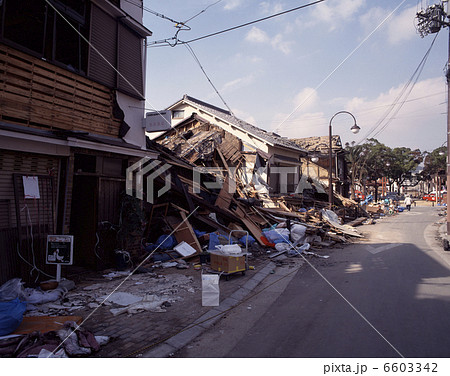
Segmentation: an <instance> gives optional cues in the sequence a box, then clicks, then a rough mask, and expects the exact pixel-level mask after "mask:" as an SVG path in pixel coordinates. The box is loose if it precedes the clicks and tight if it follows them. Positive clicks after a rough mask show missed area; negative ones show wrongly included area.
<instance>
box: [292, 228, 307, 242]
mask: <svg viewBox="0 0 450 376" xmlns="http://www.w3.org/2000/svg"><path fill="white" fill-rule="evenodd" d="M305 235H306V226H303V225H298V224H295V225H293V226H292V227H291V239H292V241H293V242H296V241H298V242H299V243H301V242H302V241H303V240H305V238H306V236H305Z"/></svg>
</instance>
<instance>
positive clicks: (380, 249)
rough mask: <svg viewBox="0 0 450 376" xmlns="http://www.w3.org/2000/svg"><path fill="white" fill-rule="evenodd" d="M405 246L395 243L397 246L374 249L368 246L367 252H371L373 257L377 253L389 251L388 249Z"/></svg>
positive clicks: (388, 245) (391, 245)
mask: <svg viewBox="0 0 450 376" xmlns="http://www.w3.org/2000/svg"><path fill="white" fill-rule="evenodd" d="M400 245H403V243H395V244H386V245H382V246H380V247H372V246H371V245H368V246H366V249H367V251H369V252H370V253H371V254H372V255H376V254H377V253H380V252H384V251H387V250H388V249H392V248H395V247H398V246H400Z"/></svg>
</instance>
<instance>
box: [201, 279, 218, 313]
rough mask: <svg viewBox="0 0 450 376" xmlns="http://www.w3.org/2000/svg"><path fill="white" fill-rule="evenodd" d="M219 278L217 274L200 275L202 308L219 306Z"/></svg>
mask: <svg viewBox="0 0 450 376" xmlns="http://www.w3.org/2000/svg"><path fill="white" fill-rule="evenodd" d="M219 278H220V276H219V275H217V274H203V275H202V306H203V307H217V306H218V305H219V295H220V290H219Z"/></svg>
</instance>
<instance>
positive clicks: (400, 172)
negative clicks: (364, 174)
mask: <svg viewBox="0 0 450 376" xmlns="http://www.w3.org/2000/svg"><path fill="white" fill-rule="evenodd" d="M390 158H392V159H391V160H390V161H389V166H388V167H387V171H386V172H387V176H388V178H389V181H390V187H391V186H392V183H393V182H395V183H397V192H398V193H400V187H401V186H402V185H403V183H404V182H405V181H406V180H410V179H411V177H412V173H413V172H414V170H416V168H417V166H418V165H419V164H420V163H421V162H422V160H423V156H422V153H421V152H420V150H418V149H416V150H411V149H409V148H405V147H399V148H394V149H392V151H391V157H390ZM390 190H392V189H390Z"/></svg>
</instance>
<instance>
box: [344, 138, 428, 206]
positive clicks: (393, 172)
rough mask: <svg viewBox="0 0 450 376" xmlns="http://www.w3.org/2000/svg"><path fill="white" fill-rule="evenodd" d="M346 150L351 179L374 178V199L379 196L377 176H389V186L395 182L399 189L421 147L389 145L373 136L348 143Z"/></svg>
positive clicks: (409, 176)
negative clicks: (354, 143)
mask: <svg viewBox="0 0 450 376" xmlns="http://www.w3.org/2000/svg"><path fill="white" fill-rule="evenodd" d="M346 150H347V162H348V163H349V164H350V171H351V178H352V182H356V181H359V182H360V183H362V182H363V181H364V180H365V179H369V180H371V181H373V184H374V186H375V200H378V179H379V178H381V177H383V176H386V177H389V179H390V180H389V183H390V188H391V187H392V184H393V183H394V182H396V183H397V185H398V187H399V188H398V189H400V186H401V185H402V184H403V183H404V182H405V180H407V179H409V178H411V174H412V172H413V171H414V170H415V169H416V168H417V166H418V165H419V163H421V162H422V160H423V156H422V153H421V152H420V150H411V149H409V148H405V147H398V148H394V149H391V148H390V147H388V146H386V145H384V144H382V143H381V142H379V141H378V140H376V139H374V138H371V139H368V140H367V142H365V143H364V144H361V145H356V146H351V147H350V146H347V148H346ZM352 193H353V191H352Z"/></svg>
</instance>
